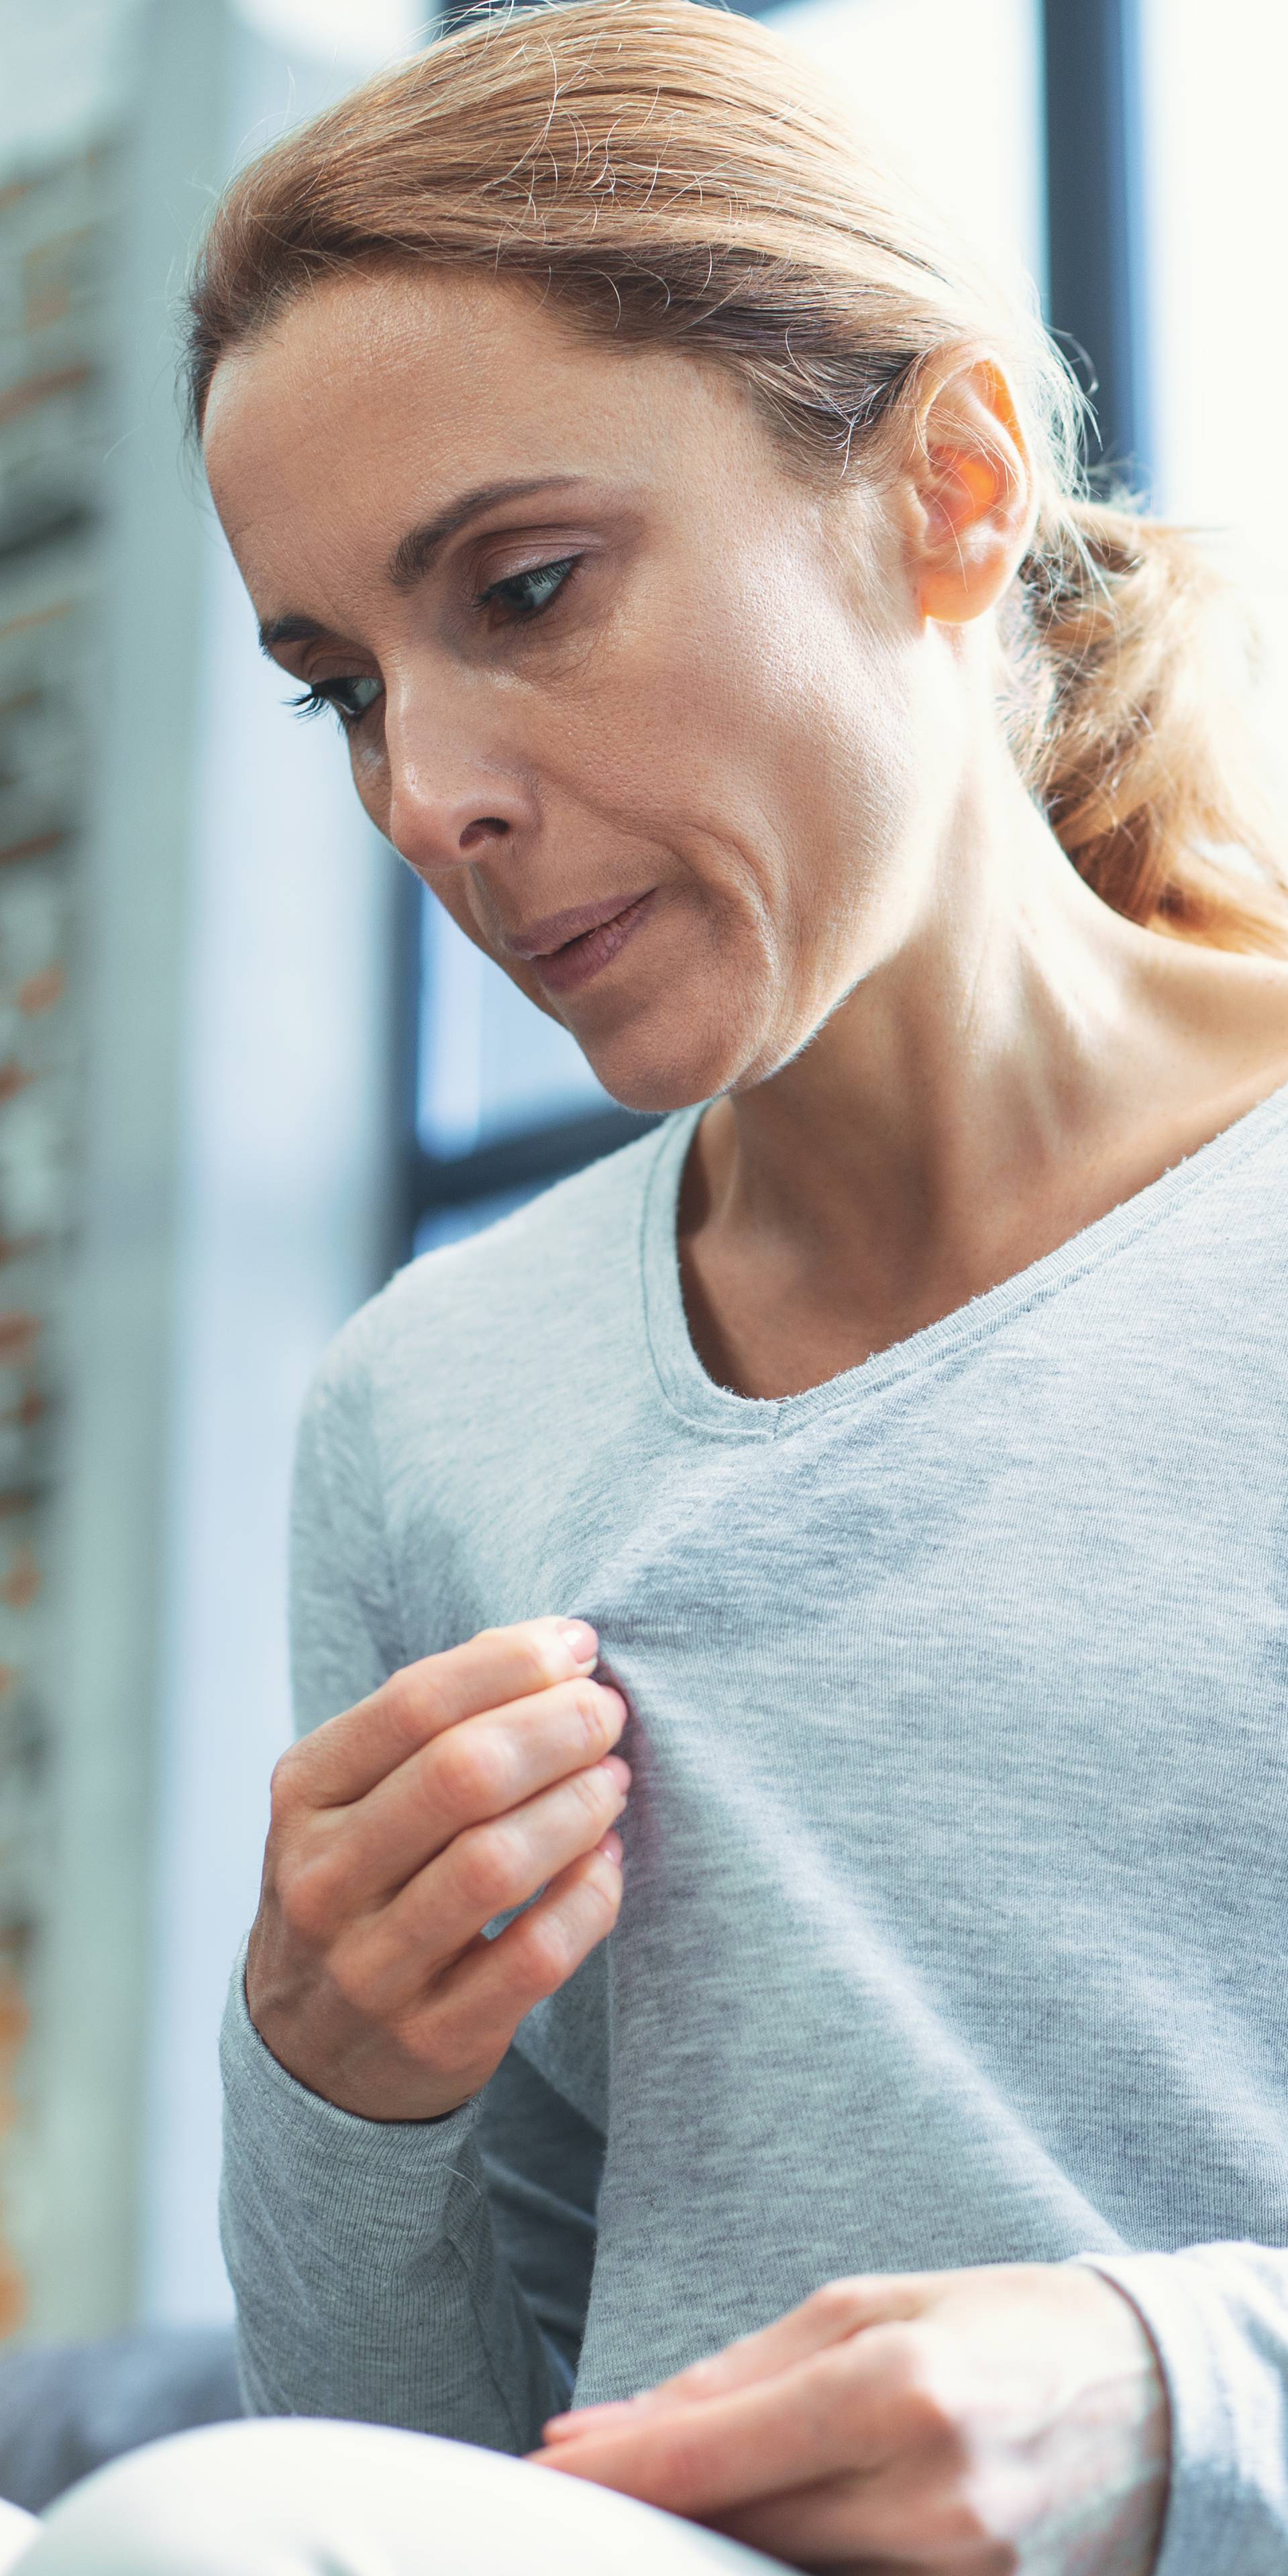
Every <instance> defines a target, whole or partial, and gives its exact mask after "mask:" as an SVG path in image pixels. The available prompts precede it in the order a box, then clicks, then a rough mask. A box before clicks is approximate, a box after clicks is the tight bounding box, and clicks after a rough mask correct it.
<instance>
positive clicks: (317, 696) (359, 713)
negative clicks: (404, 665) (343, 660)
mask: <svg viewBox="0 0 1288 2576" xmlns="http://www.w3.org/2000/svg"><path fill="white" fill-rule="evenodd" d="M383 694H384V693H383V690H382V688H381V685H380V682H379V680H373V679H372V678H371V676H370V674H369V673H365V672H360V673H358V674H356V675H355V676H354V677H353V678H343V679H338V680H315V681H314V682H313V685H312V687H311V688H307V689H306V690H305V691H304V694H303V696H302V697H299V698H292V699H291V702H290V703H291V705H292V706H293V708H294V709H295V712H296V714H297V715H301V716H320V715H321V714H322V712H323V710H324V709H325V708H327V707H329V708H330V709H331V712H332V714H333V715H336V716H338V717H339V719H340V722H341V724H342V725H343V726H344V727H345V729H346V731H347V729H348V728H349V726H350V725H356V724H361V722H362V719H363V717H364V716H365V715H366V713H367V710H368V708H369V707H374V705H375V703H376V700H377V698H379V697H381V696H383Z"/></svg>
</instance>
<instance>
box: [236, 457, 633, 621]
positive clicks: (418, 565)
mask: <svg viewBox="0 0 1288 2576" xmlns="http://www.w3.org/2000/svg"><path fill="white" fill-rule="evenodd" d="M583 479H584V478H583V477H582V476H581V475H580V474H538V475H534V476H526V477H519V478H515V479H512V480H511V481H509V482H506V483H479V484H476V485H475V488H474V490H473V491H472V492H463V493H462V494H461V497H460V499H459V500H458V501H450V502H449V503H448V506H447V508H446V509H445V510H440V511H439V513H438V516H437V518H434V519H425V520H423V521H422V523H421V525H420V526H419V527H417V528H409V529H408V531H407V534H406V536H405V537H400V538H399V540H398V543H397V545H396V546H395V547H394V550H393V553H392V554H391V556H390V558H389V563H388V567H387V575H388V579H389V581H390V582H391V584H392V586H393V588H394V589H395V590H414V588H415V586H416V583H417V582H418V581H419V580H421V578H422V576H423V575H424V574H425V573H427V572H428V570H429V568H430V565H431V564H432V562H433V560H434V557H435V555H436V554H437V553H438V551H439V549H440V547H442V546H445V545H446V543H447V540H448V538H449V537H454V536H455V535H456V533H457V531H458V529H460V528H463V527H465V526H466V525H467V523H468V522H469V520H471V519H474V518H477V517H478V516H479V514H480V512H481V511H483V510H494V509H495V508H496V506H497V504H498V502H501V501H527V500H530V499H531V497H532V495H533V494H534V493H536V492H559V491H566V490H567V489H568V486H569V485H570V484H572V483H580V482H581V481H583ZM330 631H331V630H330V629H329V627H326V626H322V625H320V624H319V622H318V620H317V619H316V618H315V617H302V616H300V615H298V614H297V613H296V612H295V611H290V612H288V614H287V615H286V616H284V617H270V618H266V619H265V621H264V623H263V624H262V625H261V627H260V630H259V646H260V651H261V653H272V652H273V651H274V649H275V647H276V646H277V645H279V644H316V643H318V642H319V641H320V640H321V639H322V638H323V637H325V636H326V635H328V634H329V633H330Z"/></svg>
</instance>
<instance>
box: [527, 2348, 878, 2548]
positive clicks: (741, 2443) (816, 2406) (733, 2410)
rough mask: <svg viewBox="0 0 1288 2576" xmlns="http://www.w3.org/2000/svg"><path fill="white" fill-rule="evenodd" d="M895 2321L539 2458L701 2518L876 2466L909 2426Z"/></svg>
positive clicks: (590, 2431) (589, 2433) (591, 2433)
mask: <svg viewBox="0 0 1288 2576" xmlns="http://www.w3.org/2000/svg"><path fill="white" fill-rule="evenodd" d="M905 2332H906V2329H904V2328H903V2327H901V2326H897V2325H894V2326H885V2327H877V2328H874V2330H873V2332H872V2334H871V2335H870V2336H867V2335H865V2336H863V2337H862V2338H860V2339H859V2341H858V2342H857V2343H856V2342H854V2341H851V2342H849V2343H842V2344H835V2343H834V2344H832V2345H830V2346H829V2347H828V2348H827V2349H825V2350H823V2351H820V2352H816V2353H815V2354H813V2355H812V2356H811V2357H810V2358H809V2359H807V2360H806V2361H804V2362H802V2363H801V2364H800V2365H799V2366H798V2367H797V2368H796V2369H794V2370H792V2371H790V2372H788V2373H787V2374H786V2375H785V2376H779V2377H775V2378H773V2379H766V2380H759V2381H757V2382H756V2383H755V2384H754V2385H752V2386H750V2387H746V2388H741V2389H738V2390H735V2391H734V2392H732V2393H731V2394H729V2395H726V2396H720V2397H713V2398H710V2399H708V2400H707V2401H706V2402H705V2403H704V2404H702V2405H692V2404H684V2405H674V2406H661V2405H659V2406H657V2407H650V2408H645V2407H641V2408H639V2409H638V2410H636V2409H633V2410H632V2413H633V2415H634V2417H635V2420H634V2421H633V2422H632V2423H629V2424H628V2423H626V2422H625V2421H624V2420H623V2419H622V2418H621V2417H619V2416H615V2417H614V2420H613V2421H612V2422H611V2423H606V2424H605V2425H604V2427H603V2429H602V2430H599V2431H597V2430H596V2429H595V2428H594V2420H593V2416H591V2417H590V2419H589V2422H588V2425H587V2430H586V2432H585V2433H584V2434H583V2435H580V2436H578V2437H570V2438H569V2439H567V2440H563V2441H560V2442H558V2443H556V2444H555V2445H553V2446H552V2447H551V2448H550V2449H549V2450H547V2451H544V2452H541V2453H538V2454H537V2455H536V2456H537V2457H538V2458H539V2459H540V2460H541V2462H542V2464H543V2465H545V2466H547V2467H551V2468H557V2469H560V2470H563V2471H564V2472H565V2473H566V2474H568V2475H569V2476H572V2477H584V2478H590V2479H593V2480H594V2481H595V2482H596V2484H598V2485H600V2486H608V2487H614V2488H616V2489H617V2490H618V2492H619V2493H621V2494H624V2495H632V2496H637V2497H638V2498H639V2499H640V2500H641V2502H643V2503H645V2504H656V2505H660V2506H662V2507H664V2508H665V2510H666V2511H668V2512H670V2513H679V2514H688V2515H690V2516H694V2517H697V2518H700V2519H701V2518H707V2519H709V2518H710V2517H712V2516H713V2515H717V2514H725V2513H729V2512H731V2511H733V2510H735V2509H737V2508H739V2507H742V2506H745V2505H747V2504H749V2503H755V2502H758V2501H760V2500H762V2499H764V2498H766V2497H769V2496H773V2495H776V2494H779V2493H782V2492H785V2491H787V2490H790V2489H798V2488H801V2487H806V2486H814V2485H818V2484H822V2483H827V2482H829V2481H831V2480H834V2479H837V2478H840V2477H852V2476H853V2475H855V2473H856V2472H857V2473H863V2472H865V2471H870V2470H875V2469H878V2468H880V2466H881V2465H882V2463H883V2462H884V2461H885V2460H887V2459H888V2458H889V2457H890V2456H891V2455H892V2454H893V2453H894V2451H895V2450H896V2449H897V2448H898V2446H899V2443H900V2441H901V2439H902V2438H904V2437H905V2436H906V2432H907V2420H908V2413H909V2371H908V2367H907V2362H908V2356H907V2355H906V2353H905V2352H904V2351H903V2349H902V2347H901V2342H900V2338H901V2337H902V2336H903V2335H904V2334H905Z"/></svg>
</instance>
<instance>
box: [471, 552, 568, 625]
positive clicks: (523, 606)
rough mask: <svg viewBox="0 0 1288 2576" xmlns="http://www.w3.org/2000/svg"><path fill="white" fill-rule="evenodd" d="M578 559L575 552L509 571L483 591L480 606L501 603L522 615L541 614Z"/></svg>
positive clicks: (521, 617) (536, 615)
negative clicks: (530, 567) (548, 561)
mask: <svg viewBox="0 0 1288 2576" xmlns="http://www.w3.org/2000/svg"><path fill="white" fill-rule="evenodd" d="M576 561H577V558H576V556H575V555H561V556H560V558H559V561H558V563H547V564H534V565H533V566H532V569H531V571H530V572H514V573H510V574H508V575H507V577H506V579H505V580H504V581H494V582H492V583H490V584H489V586H488V588H487V589H486V590H484V591H481V592H480V594H479V606H480V608H490V607H492V606H494V605H495V606H499V607H501V608H505V609H508V610H509V611H510V614H511V615H512V616H513V617H516V618H519V619H524V618H529V617H539V616H540V615H541V611H542V609H543V608H548V607H549V606H550V602H551V600H552V599H554V598H556V597H557V596H558V594H559V592H560V591H561V590H562V589H563V586H564V583H565V582H566V580H567V578H568V575H569V573H570V572H571V571H572V569H573V566H574V564H575V563H576Z"/></svg>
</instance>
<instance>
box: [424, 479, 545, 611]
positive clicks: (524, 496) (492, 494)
mask: <svg viewBox="0 0 1288 2576" xmlns="http://www.w3.org/2000/svg"><path fill="white" fill-rule="evenodd" d="M581 479H582V478H581V476H580V475H577V474H540V475H537V476H535V477H532V478H529V479H525V480H520V481H511V482H508V483H480V484H478V485H476V487H475V489H474V490H473V491H472V492H464V493H462V495H461V497H460V499H459V500H458V501H451V502H449V503H448V506H447V508H446V509H445V510H440V511H439V513H438V516H437V518H434V519H426V520H425V521H424V523H423V524H422V525H421V526H420V527H418V528H409V529H408V531H407V534H406V536H405V537H400V538H399V540H398V543H397V545H396V546H395V547H394V550H393V553H392V554H391V556H390V558H389V579H390V581H391V583H392V584H393V587H394V589H395V590H411V589H413V588H414V587H415V584H416V583H417V582H418V581H419V580H420V579H421V576H422V574H424V573H427V572H428V570H429V567H430V565H431V564H432V562H433V560H434V557H435V555H436V554H437V553H438V551H439V549H440V547H442V546H445V545H446V543H447V540H448V538H449V537H454V536H455V535H456V533H457V531H458V529H460V528H463V527H464V526H465V525H466V523H467V521H468V520H470V519H473V518H476V517H477V516H478V514H479V513H480V511H483V510H493V509H495V508H496V507H497V504H498V503H499V502H501V501H526V500H528V499H530V498H531V496H532V494H533V493H535V492H553V491H559V490H566V489H567V487H568V485H569V484H570V483H578V482H580V481H581Z"/></svg>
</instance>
